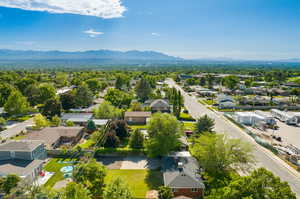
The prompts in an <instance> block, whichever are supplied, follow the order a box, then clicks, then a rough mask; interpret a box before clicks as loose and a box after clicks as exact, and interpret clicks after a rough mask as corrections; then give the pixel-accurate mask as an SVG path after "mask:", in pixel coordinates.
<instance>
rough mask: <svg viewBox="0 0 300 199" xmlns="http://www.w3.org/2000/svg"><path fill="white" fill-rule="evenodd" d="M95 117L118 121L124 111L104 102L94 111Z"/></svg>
mask: <svg viewBox="0 0 300 199" xmlns="http://www.w3.org/2000/svg"><path fill="white" fill-rule="evenodd" d="M94 115H95V117H96V118H97V119H118V118H121V116H122V110H121V109H118V108H116V107H114V106H113V105H111V104H110V103H109V102H107V101H104V102H102V103H101V104H100V105H99V106H98V108H96V109H95V110H94Z"/></svg>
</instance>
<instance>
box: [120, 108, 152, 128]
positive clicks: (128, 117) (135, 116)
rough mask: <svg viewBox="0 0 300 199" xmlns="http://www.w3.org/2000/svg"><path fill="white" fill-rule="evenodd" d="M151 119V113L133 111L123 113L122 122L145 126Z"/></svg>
mask: <svg viewBox="0 0 300 199" xmlns="http://www.w3.org/2000/svg"><path fill="white" fill-rule="evenodd" d="M150 117H151V112H142V111H133V112H125V116H124V120H125V121H126V122H127V124H136V125H145V124H146V123H147V120H148V119H149V118H150Z"/></svg>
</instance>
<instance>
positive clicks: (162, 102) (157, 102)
mask: <svg viewBox="0 0 300 199" xmlns="http://www.w3.org/2000/svg"><path fill="white" fill-rule="evenodd" d="M150 107H151V108H169V107H170V105H169V104H168V102H166V101H165V100H163V99H157V100H154V101H153V102H152V103H151V104H150Z"/></svg>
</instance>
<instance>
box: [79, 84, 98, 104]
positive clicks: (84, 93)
mask: <svg viewBox="0 0 300 199" xmlns="http://www.w3.org/2000/svg"><path fill="white" fill-rule="evenodd" d="M93 100H94V97H93V93H92V92H91V91H90V89H89V87H88V86H87V85H86V84H81V85H80V86H79V87H78V88H76V90H75V105H76V107H88V106H90V105H91V104H92V103H93Z"/></svg>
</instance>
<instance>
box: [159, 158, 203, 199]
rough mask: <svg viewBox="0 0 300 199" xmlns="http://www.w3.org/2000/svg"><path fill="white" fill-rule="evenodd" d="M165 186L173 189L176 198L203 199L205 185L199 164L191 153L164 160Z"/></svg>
mask: <svg viewBox="0 0 300 199" xmlns="http://www.w3.org/2000/svg"><path fill="white" fill-rule="evenodd" d="M162 172H163V180H164V186H168V187H170V188H172V191H173V193H174V197H178V196H185V197H190V198H202V197H203V196H204V189H205V186H204V183H203V180H202V178H201V176H200V168H199V165H198V162H197V160H196V159H195V158H193V157H192V156H191V155H190V153H189V152H177V153H174V154H173V155H170V156H167V157H164V158H163V160H162Z"/></svg>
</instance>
